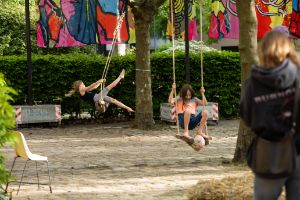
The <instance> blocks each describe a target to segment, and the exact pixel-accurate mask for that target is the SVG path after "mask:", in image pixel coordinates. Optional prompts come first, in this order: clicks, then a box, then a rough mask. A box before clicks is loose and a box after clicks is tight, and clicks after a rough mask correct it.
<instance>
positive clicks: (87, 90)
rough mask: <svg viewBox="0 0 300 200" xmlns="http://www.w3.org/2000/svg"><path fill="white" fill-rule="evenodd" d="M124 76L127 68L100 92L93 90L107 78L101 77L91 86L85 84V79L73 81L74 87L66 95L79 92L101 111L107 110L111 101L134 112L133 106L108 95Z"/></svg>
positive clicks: (83, 98) (81, 96) (85, 99)
mask: <svg viewBox="0 0 300 200" xmlns="http://www.w3.org/2000/svg"><path fill="white" fill-rule="evenodd" d="M124 76H125V70H124V69H123V70H122V71H121V73H120V75H119V76H118V78H117V79H115V80H114V81H113V82H112V83H111V84H109V85H108V86H107V87H105V88H104V89H103V90H102V91H100V92H99V93H96V92H93V90H95V89H96V88H98V87H99V86H100V84H101V83H103V82H105V79H100V80H98V81H96V82H95V83H92V84H91V85H89V86H85V85H84V83H83V81H81V80H77V81H75V82H74V83H73V86H72V89H71V90H70V91H69V92H68V93H67V94H66V95H65V96H72V95H73V94H74V93H76V92H78V93H79V94H80V98H81V99H82V100H84V101H86V102H89V103H91V104H92V105H95V107H96V110H97V111H99V112H105V111H106V109H107V107H108V106H109V104H110V103H113V104H115V105H117V106H118V107H120V108H124V109H125V110H127V111H128V112H134V110H133V109H132V108H130V107H128V106H126V105H124V104H123V103H122V102H120V101H118V100H116V99H114V98H111V97H109V96H107V95H108V93H109V91H110V90H111V89H113V88H114V87H115V86H116V85H117V84H118V83H119V82H120V81H121V80H122V79H123V78H124ZM102 100H103V101H102Z"/></svg>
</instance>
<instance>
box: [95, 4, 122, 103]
mask: <svg viewBox="0 0 300 200" xmlns="http://www.w3.org/2000/svg"><path fill="white" fill-rule="evenodd" d="M124 8H125V6H124ZM124 17H125V9H124V10H123V12H122V15H121V16H118V21H117V26H116V28H115V30H114V33H113V40H112V45H111V49H110V51H109V53H108V56H107V60H106V63H105V67H104V70H103V73H102V77H101V79H102V80H106V76H107V72H108V68H109V66H110V62H111V58H112V55H113V51H114V48H115V44H116V40H117V36H118V34H119V31H120V29H121V26H122V23H123V19H124ZM104 88H105V81H104V82H103V83H101V84H100V89H101V91H103V89H104ZM99 101H100V104H104V101H103V94H102V93H101V96H100V100H99Z"/></svg>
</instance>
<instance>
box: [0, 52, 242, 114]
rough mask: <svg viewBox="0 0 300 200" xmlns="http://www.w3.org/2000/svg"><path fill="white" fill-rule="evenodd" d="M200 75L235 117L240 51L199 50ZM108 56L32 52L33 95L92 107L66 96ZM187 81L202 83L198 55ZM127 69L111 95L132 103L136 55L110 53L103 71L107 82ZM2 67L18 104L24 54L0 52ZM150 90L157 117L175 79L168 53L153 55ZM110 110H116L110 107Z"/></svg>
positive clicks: (66, 108)
mask: <svg viewBox="0 0 300 200" xmlns="http://www.w3.org/2000/svg"><path fill="white" fill-rule="evenodd" d="M203 56H204V57H203V59H204V62H203V63H204V66H203V70H204V73H203V78H204V87H205V89H206V97H207V99H208V101H211V102H218V103H219V112H220V114H221V116H222V117H233V116H237V113H238V112H237V109H238V102H239V98H240V82H241V81H240V64H239V62H240V61H239V54H238V53H232V52H224V51H222V52H217V51H213V52H206V53H204V54H203ZM175 58H176V65H175V68H176V83H177V86H178V90H179V89H180V87H181V85H182V84H183V83H185V66H184V60H185V57H184V53H183V52H178V53H176V56H175ZM105 63H106V58H105V57H103V56H100V55H86V54H63V55H44V56H41V55H33V57H32V71H33V72H32V76H33V83H32V84H33V99H34V100H35V101H42V102H43V103H44V104H46V103H50V104H53V103H57V101H55V99H61V101H60V103H61V105H62V113H77V114H79V113H80V112H81V111H82V109H85V110H91V109H93V108H92V107H91V106H89V105H87V104H86V103H84V102H82V101H81V100H80V99H79V97H78V96H73V97H71V98H66V97H64V94H65V93H66V92H67V91H68V90H69V89H70V87H71V85H72V83H73V81H75V80H78V79H80V80H83V81H84V82H85V84H86V85H88V84H91V83H93V82H95V81H96V80H98V79H100V78H101V75H102V72H103V69H104V66H105ZM190 66H191V67H190V68H191V70H190V71H191V83H192V85H193V87H194V89H195V90H196V91H197V94H198V95H200V94H199V93H198V90H199V87H200V86H201V67H200V55H199V54H190ZM122 68H124V69H126V76H125V79H124V80H122V82H121V84H120V85H118V86H117V87H116V89H114V90H112V91H111V93H110V96H112V97H114V98H116V99H118V100H120V101H122V102H124V103H125V104H127V105H128V106H130V107H133V108H134V107H135V106H134V105H135V55H134V54H128V55H126V56H113V57H112V61H111V64H110V66H109V70H108V74H107V77H106V78H107V83H110V82H111V81H113V80H114V79H115V78H116V77H117V76H118V74H119V73H120V71H121V69H122ZM0 72H3V73H4V74H5V76H6V78H7V80H8V84H9V85H10V86H11V87H13V88H15V89H16V90H17V92H18V93H19V95H18V96H17V97H15V103H16V104H24V103H25V102H26V99H27V97H26V93H27V67H26V57H24V56H2V57H0ZM151 75H152V95H153V109H154V116H155V118H159V115H160V111H159V106H160V103H162V102H167V99H168V95H169V92H170V88H171V85H172V82H173V66H172V55H171V54H167V53H153V54H151ZM113 108H114V109H109V113H108V114H109V115H114V114H117V113H119V112H120V110H119V109H117V108H115V107H113Z"/></svg>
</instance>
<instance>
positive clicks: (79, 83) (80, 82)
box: [65, 80, 83, 97]
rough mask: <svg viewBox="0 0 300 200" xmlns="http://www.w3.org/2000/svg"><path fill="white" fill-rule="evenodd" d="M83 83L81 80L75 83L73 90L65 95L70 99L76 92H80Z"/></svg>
mask: <svg viewBox="0 0 300 200" xmlns="http://www.w3.org/2000/svg"><path fill="white" fill-rule="evenodd" d="M82 83H83V82H82V81H81V80H78V81H75V82H74V83H73V85H72V89H71V90H70V91H69V92H68V93H67V94H65V96H66V97H70V96H72V95H73V94H74V93H75V92H79V86H80V85H81V84H82Z"/></svg>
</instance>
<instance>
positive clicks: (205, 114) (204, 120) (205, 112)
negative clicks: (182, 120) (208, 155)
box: [197, 110, 211, 139]
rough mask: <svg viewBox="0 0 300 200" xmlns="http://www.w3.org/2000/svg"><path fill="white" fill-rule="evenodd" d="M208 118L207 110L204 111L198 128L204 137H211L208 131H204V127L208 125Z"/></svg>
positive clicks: (199, 133) (198, 132) (198, 131)
mask: <svg viewBox="0 0 300 200" xmlns="http://www.w3.org/2000/svg"><path fill="white" fill-rule="evenodd" d="M207 118H208V111H207V110H204V111H202V118H201V121H200V126H199V129H198V130H197V134H198V135H201V136H202V137H203V138H204V139H211V138H210V137H209V136H208V135H207V134H206V133H204V132H203V129H204V128H205V126H206V122H207Z"/></svg>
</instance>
